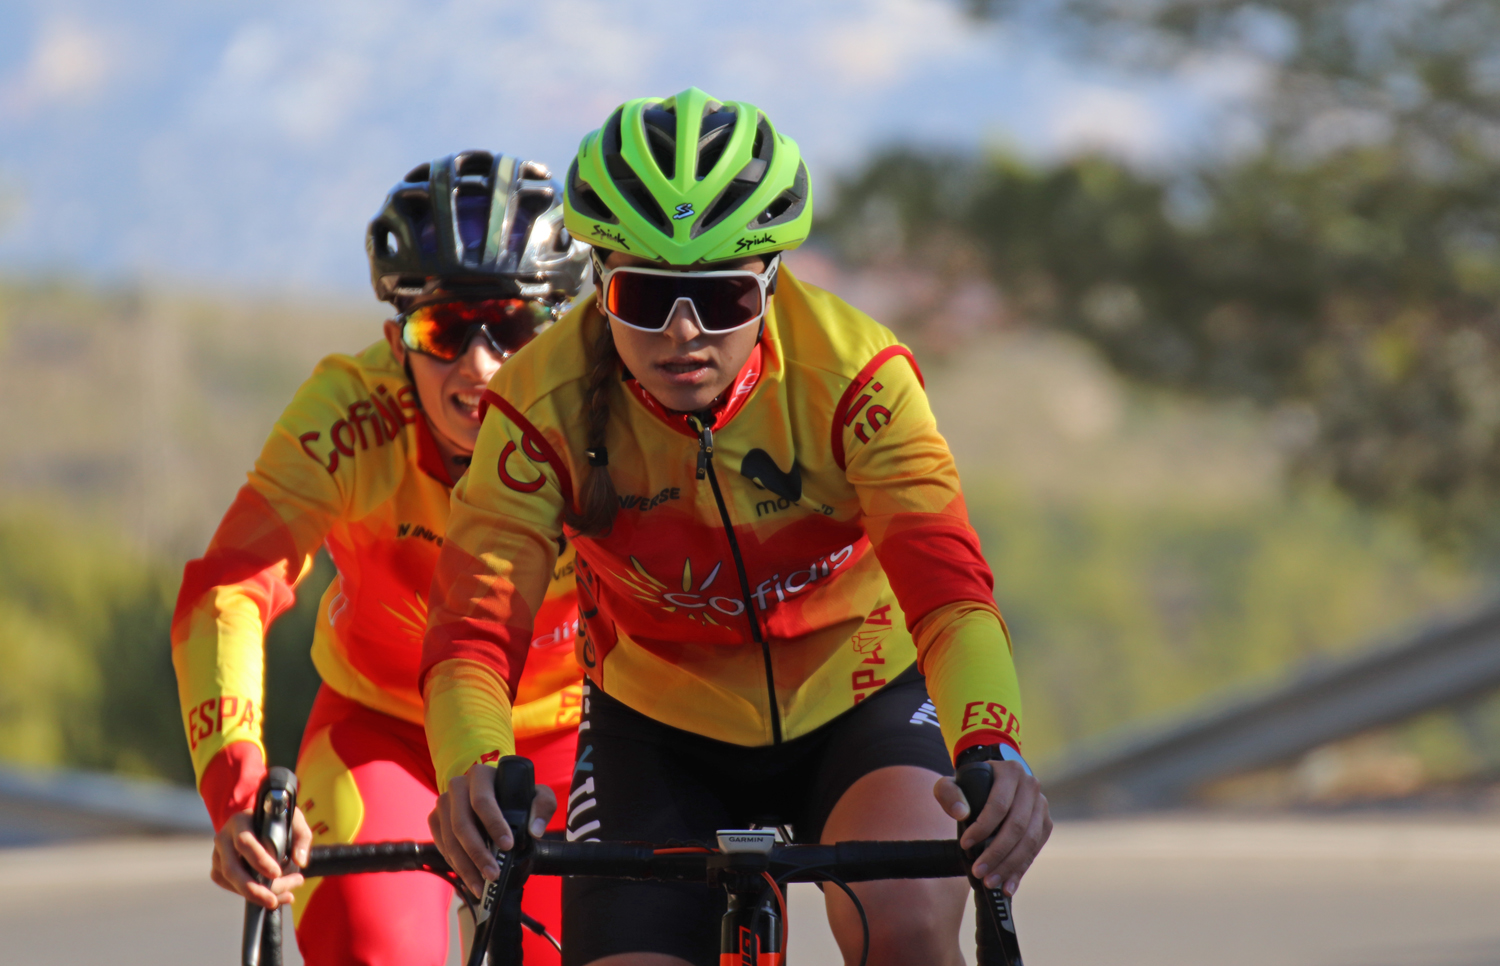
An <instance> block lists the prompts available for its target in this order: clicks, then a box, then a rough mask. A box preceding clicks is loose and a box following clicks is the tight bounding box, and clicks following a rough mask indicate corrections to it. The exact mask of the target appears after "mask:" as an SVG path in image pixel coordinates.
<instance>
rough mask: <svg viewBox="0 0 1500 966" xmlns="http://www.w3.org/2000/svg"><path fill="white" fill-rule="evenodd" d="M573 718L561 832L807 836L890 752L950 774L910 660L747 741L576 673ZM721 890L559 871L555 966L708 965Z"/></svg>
mask: <svg viewBox="0 0 1500 966" xmlns="http://www.w3.org/2000/svg"><path fill="white" fill-rule="evenodd" d="M583 707H584V711H583V721H584V724H583V725H582V727H581V728H580V730H579V734H578V757H577V762H576V764H575V766H574V770H573V787H572V791H571V794H570V795H569V796H568V801H567V802H566V803H562V806H563V807H566V808H567V810H568V833H567V834H568V839H569V841H579V840H591V839H600V840H605V841H646V842H655V843H659V844H666V843H673V844H682V845H707V846H710V847H714V846H715V844H716V840H715V837H714V833H715V832H717V831H718V830H719V829H724V828H747V827H748V826H750V825H751V824H756V825H777V824H781V825H790V826H791V829H792V834H793V835H794V836H795V837H796V840H797V841H799V842H817V841H818V838H819V836H820V834H821V833H822V830H823V824H824V822H826V821H827V820H828V816H829V813H831V812H832V811H833V807H834V805H836V804H837V803H838V800H839V798H841V797H842V796H843V794H844V792H846V791H847V790H848V789H849V787H850V786H851V785H853V784H854V783H855V782H856V781H858V780H859V779H860V778H862V777H864V776H865V775H867V774H869V773H870V772H872V771H875V770H877V769H880V768H884V767H887V766H890V765H916V766H918V767H920V768H926V769H928V770H930V771H934V772H937V773H938V774H941V775H951V774H953V764H952V762H951V761H950V760H949V758H948V751H947V748H946V747H945V746H944V745H943V736H942V732H941V731H940V730H939V729H938V721H937V713H936V712H935V711H934V710H933V706H932V702H931V701H930V700H929V699H928V697H927V684H926V682H925V681H924V680H923V678H922V676H921V675H920V674H918V673H917V669H916V665H912V666H911V667H910V668H908V669H907V670H906V671H905V672H903V673H902V674H901V675H900V676H898V677H897V678H895V679H894V680H893V681H891V683H890V684H888V685H886V686H885V687H883V688H881V689H880V690H879V691H877V692H876V693H875V694H873V695H871V696H870V697H869V698H867V699H865V700H864V701H862V702H860V703H859V704H858V705H856V706H855V707H854V708H852V709H851V710H849V711H847V712H845V713H844V714H842V715H840V716H839V717H837V718H835V719H833V720H832V721H830V722H829V723H828V724H826V725H824V726H823V727H821V728H819V729H818V730H816V731H814V732H811V733H810V734H806V735H803V736H802V737H800V738H794V739H792V740H791V741H787V742H783V743H782V744H780V745H768V746H763V747H755V748H747V747H744V746H742V745H733V744H727V743H725V742H722V741H714V740H712V739H709V738H705V737H703V736H701V735H696V734H693V733H691V732H688V731H681V730H679V729H677V728H672V727H668V726H667V725H664V724H662V723H661V722H659V721H655V720H653V719H651V718H648V717H646V716H645V715H643V714H641V713H640V712H638V711H633V710H631V709H630V708H628V707H626V706H625V705H623V704H621V703H620V702H619V701H616V700H615V699H613V698H611V697H609V696H608V695H607V694H605V693H603V692H602V691H600V690H599V689H598V688H597V687H594V686H592V685H590V684H589V683H588V682H585V683H584V705H583ZM724 908H725V894H724V890H723V889H721V888H720V889H710V888H709V887H707V886H703V885H697V884H694V883H683V882H632V881H628V880H623V879H594V878H571V879H568V880H566V882H565V883H564V884H563V936H564V937H565V938H564V942H563V946H564V950H563V963H564V966H584V964H587V963H591V962H593V961H594V960H596V959H600V958H603V957H605V956H610V955H615V954H618V953H633V952H654V953H663V954H666V955H670V956H678V957H681V958H682V959H685V960H687V961H688V962H690V963H693V964H694V966H717V964H718V962H719V919H720V917H721V916H722V915H723V914H724Z"/></svg>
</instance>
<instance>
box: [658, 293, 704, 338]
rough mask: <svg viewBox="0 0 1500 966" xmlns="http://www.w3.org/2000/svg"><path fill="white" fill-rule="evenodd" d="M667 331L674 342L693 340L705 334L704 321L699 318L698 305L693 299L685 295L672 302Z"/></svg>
mask: <svg viewBox="0 0 1500 966" xmlns="http://www.w3.org/2000/svg"><path fill="white" fill-rule="evenodd" d="M666 332H667V335H669V336H671V337H672V341H673V342H691V341H693V340H694V339H696V338H698V336H700V335H702V334H703V322H702V320H700V319H699V318H698V307H697V306H696V305H694V304H693V300H692V299H690V298H687V297H686V296H684V297H682V298H680V299H678V300H677V301H676V302H674V303H672V312H671V314H670V315H668V316H667V328H666Z"/></svg>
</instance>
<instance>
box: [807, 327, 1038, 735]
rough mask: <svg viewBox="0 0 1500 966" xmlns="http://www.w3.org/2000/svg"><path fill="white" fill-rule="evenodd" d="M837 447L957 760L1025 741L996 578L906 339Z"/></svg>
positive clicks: (882, 364) (871, 367)
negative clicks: (973, 751)
mask: <svg viewBox="0 0 1500 966" xmlns="http://www.w3.org/2000/svg"><path fill="white" fill-rule="evenodd" d="M833 429H834V451H835V454H836V455H837V456H839V457H840V458H841V459H842V460H843V461H844V463H845V473H846V474H847V477H848V479H849V482H850V483H851V484H852V485H853V486H854V488H855V490H856V492H858V494H859V500H860V507H861V509H862V511H863V513H864V526H865V532H866V533H867V534H868V535H869V537H870V543H871V545H872V546H873V547H874V549H875V553H876V555H877V556H878V557H879V558H880V563H881V566H882V568H883V569H884V570H885V573H886V577H887V579H889V580H890V583H891V589H892V590H893V591H894V592H895V594H896V599H897V600H898V601H900V603H901V609H902V611H904V612H905V614H906V619H907V625H908V628H907V629H908V630H909V631H910V632H911V634H912V637H913V638H914V639H915V641H916V645H917V663H918V667H919V668H920V669H921V671H922V673H923V674H924V675H926V678H927V689H928V692H929V693H930V694H931V696H932V700H933V704H934V705H935V706H936V708H937V712H938V721H939V723H940V724H941V727H942V731H943V739H944V741H945V742H946V743H947V745H948V748H949V750H950V751H951V752H952V754H953V755H954V756H955V757H957V755H958V753H959V752H961V751H963V750H964V749H965V748H969V747H972V746H975V745H985V744H998V743H1005V744H1010V745H1013V746H1014V747H1015V748H1016V749H1017V750H1018V751H1019V750H1020V747H1021V695H1020V687H1019V684H1018V682H1017V679H1016V670H1015V663H1014V661H1013V660H1012V657H1011V647H1010V636H1009V633H1008V632H1007V630H1006V628H1005V623H1004V621H1003V620H1002V619H1001V617H1000V611H999V609H998V608H997V607H996V606H995V598H994V577H993V576H992V575H991V573H990V568H989V564H987V563H986V562H985V560H984V557H983V555H982V554H981V553H980V549H979V537H978V535H977V534H976V533H975V532H974V528H973V527H972V526H970V525H969V516H968V511H967V509H966V508H965V506H964V498H963V492H962V491H961V489H960V488H959V482H958V470H957V469H956V467H955V466H954V464H953V455H952V453H951V452H950V451H949V450H948V444H947V442H946V441H945V440H944V439H943V437H942V436H941V435H940V434H939V433H938V430H937V421H936V420H935V419H934V418H933V415H932V409H931V407H930V406H929V405H928V402H927V394H926V392H925V391H924V390H923V388H922V383H921V375H920V373H919V371H918V370H917V368H916V362H915V360H913V359H912V358H911V355H910V353H909V352H908V351H907V350H906V349H905V347H903V346H891V347H890V348H888V349H886V350H884V351H882V352H881V353H879V354H878V355H877V356H876V357H875V358H874V359H872V360H871V362H870V363H869V364H868V365H866V366H865V367H864V369H863V370H862V371H861V372H860V373H859V375H858V377H856V379H855V381H854V382H853V383H852V384H851V385H850V387H849V389H848V391H847V392H846V393H845V394H844V397H843V398H842V399H841V400H840V404H839V406H838V409H837V411H836V413H835V422H834V427H833Z"/></svg>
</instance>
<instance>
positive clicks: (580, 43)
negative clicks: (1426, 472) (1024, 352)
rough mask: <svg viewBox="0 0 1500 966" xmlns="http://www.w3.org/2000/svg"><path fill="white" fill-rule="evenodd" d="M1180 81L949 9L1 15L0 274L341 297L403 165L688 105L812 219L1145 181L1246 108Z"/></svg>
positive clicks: (568, 140) (657, 4)
mask: <svg viewBox="0 0 1500 966" xmlns="http://www.w3.org/2000/svg"><path fill="white" fill-rule="evenodd" d="M730 11H733V12H732V13H731V12H730ZM1200 68H1201V69H1198V70H1196V71H1193V72H1189V73H1187V74H1183V75H1179V76H1178V77H1175V78H1173V79H1172V80H1171V81H1170V82H1166V81H1147V80H1143V79H1128V78H1122V77H1119V76H1115V75H1111V74H1109V73H1107V72H1105V71H1103V70H1101V69H1100V68H1098V67H1097V66H1094V65H1090V64H1085V63H1080V62H1077V61H1075V60H1071V59H1069V57H1068V56H1066V55H1065V54H1063V53H1060V52H1059V49H1058V45H1057V44H1055V43H1053V42H1052V41H1051V39H1050V38H1049V37H1048V35H1047V34H1046V32H1045V31H1044V30H1040V29H1036V28H1025V27H1020V26H1015V25H997V24H983V25H981V24H975V23H973V22H972V21H968V20H966V19H965V18H964V17H963V15H962V5H961V4H960V3H959V2H958V0H826V2H812V0H761V2H759V3H755V4H741V5H734V6H730V5H721V4H706V3H701V2H691V0H639V2H626V0H544V2H542V3H535V2H533V3H526V4H521V3H510V2H490V3H481V2H475V0H435V2H420V3H419V2H416V0H357V2H356V0H325V2H318V0H301V2H285V0H269V2H261V3H257V4H253V5H250V4H230V3H224V2H214V0H200V2H196V3H189V2H184V0H156V2H150V3H143V2H135V3H122V2H113V3H112V2H104V0H45V2H41V0H11V2H10V3H8V4H6V5H5V6H4V8H3V9H0V271H4V272H8V273H12V274H14V273H18V272H19V273H26V272H35V271H64V272H75V273H80V274H83V275H86V276H90V277H94V278H103V279H111V278H113V279H119V278H134V277H144V278H147V279H152V280H158V281H168V282H189V283H193V284H209V285H213V284H226V283H227V284H231V285H234V286H236V287H241V288H250V289H259V288H268V289H274V290H282V289H327V290H332V291H342V292H354V291H358V290H360V289H361V288H362V287H363V286H365V285H366V284H367V275H366V270H365V265H364V253H363V247H362V238H363V230H364V223H365V221H366V220H367V219H368V218H369V216H370V215H371V214H372V213H373V212H374V210H375V208H376V206H377V205H378V203H379V202H380V200H381V198H382V197H383V195H384V193H385V191H386V189H387V188H389V187H390V185H391V184H392V183H393V182H394V181H395V180H396V179H397V177H398V176H399V175H400V174H401V173H402V172H404V171H406V170H407V169H409V168H410V167H411V166H413V165H414V164H416V163H418V162H419V161H422V160H426V159H428V158H431V157H434V156H438V155H442V154H447V153H450V152H452V151H455V150H460V149H463V148H469V147H482V148H490V149H496V150H504V151H506V152H508V153H513V154H521V155H525V156H529V157H535V158H538V159H540V160H543V161H546V162H548V163H549V164H552V165H553V166H554V168H556V169H558V170H559V172H560V171H561V169H563V168H564V167H565V166H566V164H567V162H568V160H569V159H570V158H571V156H572V152H573V150H574V149H575V148H576V146H577V144H578V141H579V139H580V138H581V137H582V135H583V134H584V133H586V132H587V131H588V130H590V129H591V128H593V127H596V126H597V125H598V124H599V123H600V122H601V121H602V120H603V118H604V117H605V116H606V115H607V113H608V112H609V110H610V109H611V108H613V107H614V106H615V105H616V104H618V103H619V102H620V101H622V100H624V99H626V98H629V97H637V96H643V95H651V96H665V95H668V94H671V93H673V92H675V91H677V90H680V89H681V88H684V87H686V86H689V85H697V86H699V87H702V88H704V89H705V90H707V91H709V92H710V93H712V94H714V95H716V96H719V97H724V98H729V99H736V100H749V101H752V102H754V103H756V104H758V105H759V106H760V107H762V108H763V109H764V110H765V111H766V112H767V113H768V114H769V115H770V116H771V118H772V120H773V121H775V122H776V124H777V126H778V127H779V128H780V129H781V130H782V131H783V132H784V133H787V134H789V135H790V136H791V137H793V138H795V139H797V140H798V142H799V143H800V144H801V145H802V149H803V151H804V153H805V155H806V156H807V158H808V161H809V166H810V169H811V170H812V173H813V178H814V189H815V191H818V190H819V188H820V187H821V188H822V189H823V190H824V191H826V190H827V189H828V188H830V187H831V185H832V182H833V180H834V177H835V176H836V175H837V173H838V172H840V171H845V170H849V169H851V168H853V167H856V166H857V165H858V164H859V162H860V161H861V159H862V158H864V157H865V156H867V155H868V153H869V152H870V151H872V150H874V149H876V148H877V147H879V146H880V145H883V144H888V143H891V142H895V141H917V142H923V143H932V144H937V145H943V146H950V147H977V146H981V145H983V144H985V143H1003V144H1007V145H1010V146H1013V147H1016V148H1018V149H1020V150H1023V151H1026V152H1028V153H1031V154H1033V155H1036V156H1039V157H1045V156H1050V155H1057V154H1062V153H1067V152H1070V151H1075V150H1078V149H1080V148H1082V147H1086V146H1105V147H1107V148H1109V149H1111V150H1115V151H1118V152H1120V153H1122V154H1125V155H1127V156H1129V157H1132V158H1136V159H1138V160H1142V161H1146V162H1152V161H1160V160H1162V159H1164V158H1171V157H1173V156H1176V155H1179V154H1180V153H1181V152H1183V151H1184V150H1186V149H1187V146H1189V145H1191V144H1192V143H1193V142H1194V140H1195V139H1199V140H1201V137H1202V131H1203V129H1204V126H1205V124H1206V120H1205V119H1206V118H1208V117H1210V116H1219V115H1222V114H1223V113H1224V107H1225V105H1226V104H1230V103H1232V102H1235V100H1236V99H1237V98H1239V99H1243V97H1244V96H1245V92H1246V91H1247V90H1248V89H1250V88H1251V87H1253V78H1251V79H1247V76H1248V75H1247V74H1246V72H1245V71H1243V70H1237V69H1235V68H1234V67H1233V66H1232V65H1207V66H1206V67H1203V66H1202V65H1200Z"/></svg>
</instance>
